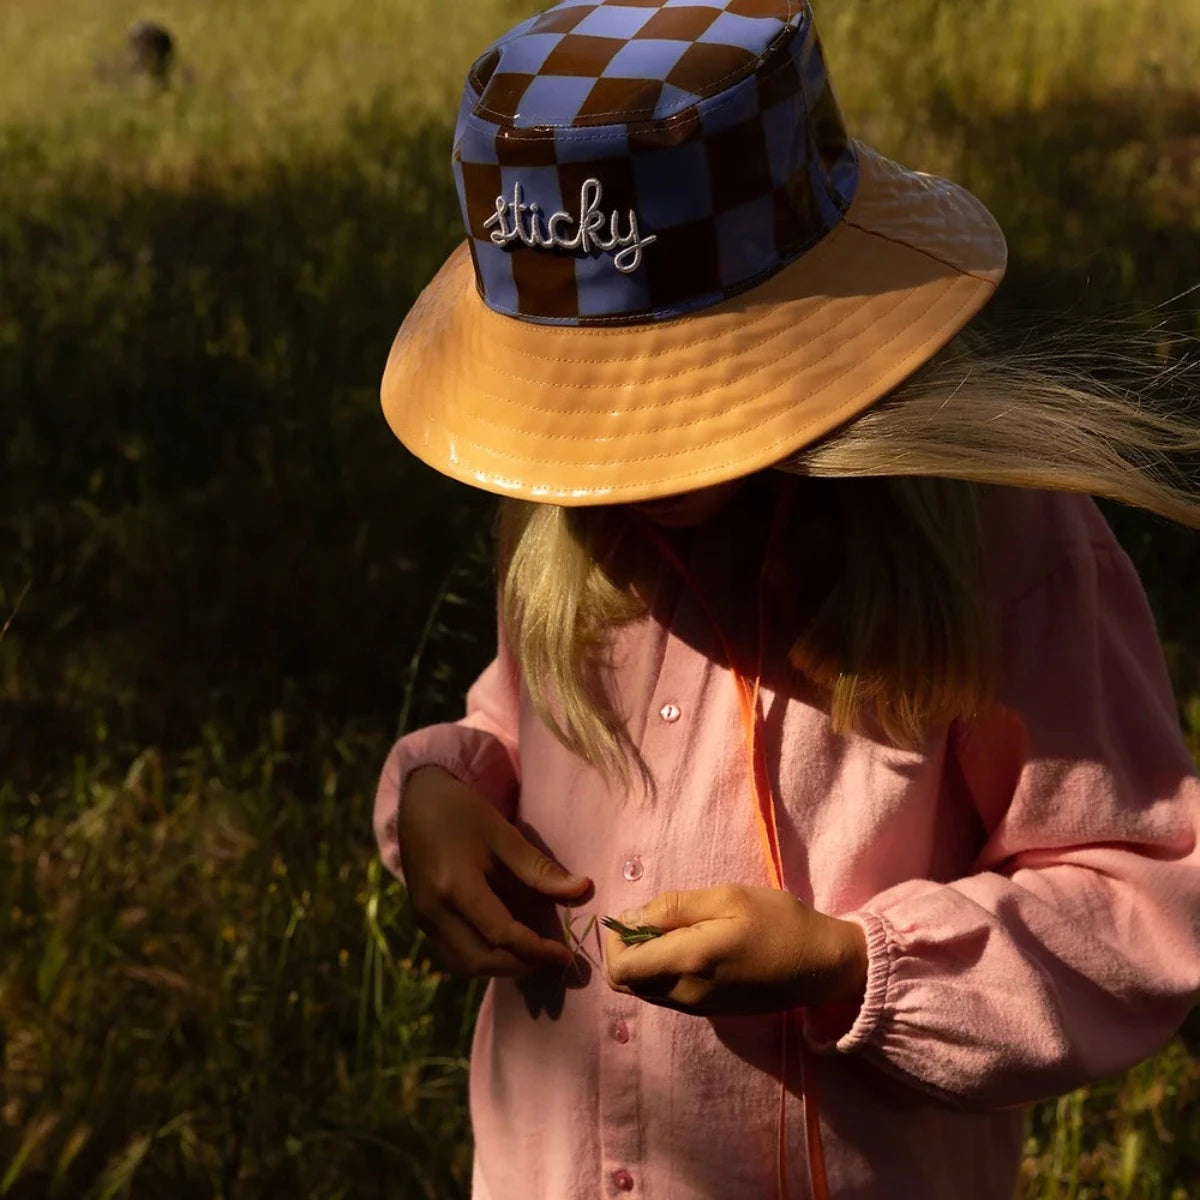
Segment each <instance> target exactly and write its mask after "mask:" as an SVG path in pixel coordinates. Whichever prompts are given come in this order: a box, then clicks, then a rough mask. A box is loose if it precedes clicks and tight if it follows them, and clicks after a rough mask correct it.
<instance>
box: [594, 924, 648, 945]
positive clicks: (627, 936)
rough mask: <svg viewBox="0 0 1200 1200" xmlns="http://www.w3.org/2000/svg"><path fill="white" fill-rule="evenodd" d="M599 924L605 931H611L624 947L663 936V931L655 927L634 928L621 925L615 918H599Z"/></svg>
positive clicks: (642, 926) (641, 926)
mask: <svg viewBox="0 0 1200 1200" xmlns="http://www.w3.org/2000/svg"><path fill="white" fill-rule="evenodd" d="M600 924H601V925H603V926H604V928H605V929H611V930H612V931H613V932H614V933H615V934H616V935H617V936H618V937H619V938H620V939H621V941H622V943H623V944H624V945H626V946H636V945H638V944H639V943H640V942H649V941H652V940H653V939H654V938H656V937H662V935H663V931H662V930H661V929H659V927H658V926H657V925H638V926H637V927H636V928H634V927H632V926H629V925H622V924H621V922H620V921H618V920H617V918H616V917H601V918H600Z"/></svg>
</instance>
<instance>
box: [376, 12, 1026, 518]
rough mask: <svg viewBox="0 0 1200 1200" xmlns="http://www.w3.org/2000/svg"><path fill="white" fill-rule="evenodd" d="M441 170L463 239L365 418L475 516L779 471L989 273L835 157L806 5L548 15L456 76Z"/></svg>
mask: <svg viewBox="0 0 1200 1200" xmlns="http://www.w3.org/2000/svg"><path fill="white" fill-rule="evenodd" d="M452 166H453V172H454V178H455V182H456V185H457V189H458V197H459V202H460V205H461V209H462V217H463V223H464V226H465V230H466V239H465V241H463V242H462V243H461V244H460V245H459V246H458V248H457V249H456V250H454V252H453V253H452V254H451V255H450V257H449V258H448V259H447V260H446V262H445V263H444V265H443V266H442V267H441V269H440V270H439V271H438V273H437V274H436V276H435V277H434V279H433V280H432V282H430V284H429V285H428V286H427V287H426V288H425V290H424V291H423V292H422V293H421V295H420V296H419V298H418V299H417V301H416V302H415V304H414V305H413V307H412V309H411V310H410V311H409V313H408V315H407V317H406V318H405V320H404V322H403V324H402V325H401V327H400V330H399V332H398V334H397V335H396V338H395V341H394V343H393V345H392V350H391V354H390V356H389V358H388V363H387V367H386V370H385V373H384V378H383V384H382V401H383V408H384V413H385V415H386V418H387V420H388V422H389V424H390V425H391V428H392V429H393V431H394V432H395V434H396V435H397V436H398V437H399V439H400V440H401V442H403V444H404V445H405V446H406V447H407V448H408V449H409V450H411V451H412V452H413V453H414V454H415V455H417V456H418V457H419V458H421V459H422V460H424V461H425V462H426V463H428V464H429V465H431V466H432V467H434V468H436V469H437V470H439V471H441V472H443V473H444V474H446V475H449V476H452V477H453V478H456V479H459V480H461V481H463V482H465V483H469V484H472V485H474V486H475V487H479V488H482V489H484V490H486V491H490V492H494V493H497V494H500V495H508V496H514V497H519V498H523V499H528V500H536V501H543V502H548V503H555V504H561V505H589V504H608V503H626V502H635V501H641V500H649V499H654V498H657V497H661V496H665V495H669V494H673V493H677V492H686V491H691V490H694V489H697V488H701V487H706V486H709V485H711V484H716V483H721V482H724V481H726V480H729V479H733V478H737V477H740V476H742V475H747V474H750V473H752V472H754V471H757V470H760V469H762V468H764V467H766V466H769V465H771V464H772V463H775V462H778V461H779V460H781V459H783V458H785V457H787V456H788V455H789V454H792V453H794V452H795V451H797V450H799V449H801V448H802V447H804V446H805V445H808V444H810V443H812V442H814V441H816V440H818V439H819V438H821V437H823V436H824V435H825V434H827V433H829V432H830V431H832V430H834V429H836V428H837V427H838V426H839V425H841V424H843V423H844V422H846V421H848V420H850V419H852V418H853V417H855V416H856V415H858V414H859V413H861V412H862V411H863V410H864V409H866V408H868V407H869V406H870V405H871V404H873V403H874V402H876V401H877V400H879V399H880V398H881V397H882V396H884V395H885V394H886V393H887V392H889V391H890V390H892V389H893V388H894V387H896V386H897V385H898V384H899V383H900V382H902V381H903V380H904V379H905V378H906V377H907V376H908V375H910V374H911V373H912V372H913V371H915V370H916V369H917V368H918V367H920V366H921V365H922V364H923V363H924V362H926V361H927V360H928V359H929V358H931V357H932V356H933V355H934V354H936V352H937V351H938V350H939V349H941V348H942V347H943V346H944V345H945V344H946V343H947V342H948V341H949V340H950V339H951V338H952V337H953V336H954V335H955V334H956V333H957V332H958V331H959V330H960V329H961V328H962V327H963V326H964V325H966V324H967V322H968V321H970V320H971V318H972V317H973V316H974V315H975V314H976V313H977V312H978V311H979V309H981V308H982V307H983V305H984V304H986V302H987V301H988V299H989V298H990V297H991V296H992V294H993V293H994V291H995V289H996V286H997V284H998V283H999V281H1000V279H1001V278H1002V276H1003V274H1004V269H1005V263H1006V248H1005V242H1004V237H1003V234H1002V233H1001V230H1000V228H999V226H998V225H997V223H996V221H995V219H994V218H993V217H992V216H991V214H990V213H989V212H988V211H987V209H986V208H985V207H984V206H983V204H982V203H981V202H980V201H979V200H978V199H976V198H975V197H974V196H973V195H971V194H970V193H969V192H968V191H967V190H965V189H964V188H962V187H960V186H958V185H957V184H954V183H952V182H949V181H947V180H945V179H940V178H938V177H936V176H932V175H928V174H924V173H921V172H919V171H915V170H910V169H908V168H906V167H904V166H901V165H900V164H898V163H896V162H893V161H891V160H890V159H888V158H886V157H884V156H883V155H882V154H879V153H877V152H876V151H874V150H872V149H871V148H870V147H868V146H866V145H864V144H862V143H861V142H860V141H858V140H856V139H854V138H852V137H850V136H849V134H848V133H847V130H846V125H845V122H844V120H843V116H842V113H841V110H840V108H839V106H838V103H837V100H836V98H835V96H834V93H833V90H832V88H831V86H830V81H829V77H828V73H827V70H826V62H825V57H824V54H823V52H822V49H821V44H820V40H819V38H818V35H817V30H816V27H815V25H814V22H813V15H812V11H811V9H810V6H809V4H808V3H807V2H806V0H600V2H596V0H585V2H579V0H564V2H563V3H560V4H557V5H555V6H554V7H552V8H549V9H547V10H546V11H545V12H542V13H540V14H538V15H537V16H534V17H532V18H530V19H529V20H527V21H524V22H522V23H521V24H519V25H518V26H516V28H514V29H512V30H510V31H509V32H508V33H507V34H505V35H504V36H503V37H501V38H500V39H499V40H498V41H497V42H496V43H495V44H494V45H492V46H491V47H490V48H489V49H488V50H487V51H486V52H485V53H484V54H483V55H481V56H480V57H479V58H478V59H477V60H476V62H475V63H474V65H473V66H472V67H471V69H470V71H469V73H468V75H467V80H466V85H465V88H464V91H463V98H462V104H461V107H460V110H459V114H458V119H457V124H456V129H455V139H454V149H453V161H452Z"/></svg>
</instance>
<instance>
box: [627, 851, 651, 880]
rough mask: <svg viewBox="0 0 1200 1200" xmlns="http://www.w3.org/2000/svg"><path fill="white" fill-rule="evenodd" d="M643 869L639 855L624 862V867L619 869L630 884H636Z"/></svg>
mask: <svg viewBox="0 0 1200 1200" xmlns="http://www.w3.org/2000/svg"><path fill="white" fill-rule="evenodd" d="M644 870H645V868H644V867H643V866H642V860H641V856H640V855H637V854H635V855H633V857H632V858H627V859H626V860H625V865H624V866H623V867H622V868H621V874H622V875H624V876H625V878H626V879H628V880H629V882H630V883H637V881H638V880H639V879H641V877H642V875H643V873H644Z"/></svg>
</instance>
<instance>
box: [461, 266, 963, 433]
mask: <svg viewBox="0 0 1200 1200" xmlns="http://www.w3.org/2000/svg"><path fill="white" fill-rule="evenodd" d="M961 279H971V280H975V276H973V275H964V274H961V273H960V275H959V276H958V277H957V278H954V277H952V278H948V279H943V280H940V281H939V283H940V284H941V289H940V292H939V293H938V294H937V295H935V296H934V297H933V299H932V300H931V301H930V302H929V304H928V305H927V307H926V308H925V309H923V310H922V311H921V312H920V313H918V314H917V315H916V317H915V318H914V320H913V322H912V324H916V323H917V321H920V320H921V319H922V318H923V317H924V316H925V315H926V314H927V313H928V312H929V311H930V310H931V309H933V308H934V306H935V305H937V303H938V302H939V301H940V300H941V298H942V295H943V294H944V293H945V292H947V291H949V289H950V288H952V287H954V286H955V285H956V284H957V283H958V282H959V280H961ZM975 281H976V282H986V281H984V280H975ZM856 315H857V313H856V312H849V313H846V314H845V315H844V316H842V317H839V318H838V319H837V320H836V321H834V322H833V324H832V325H828V326H826V327H825V328H824V329H821V330H819V331H815V332H814V334H813V336H814V337H827V336H828V335H829V334H831V333H833V332H834V331H835V330H836V329H838V328H839V327H840V326H842V325H844V324H845V323H846V322H847V321H850V320H852V319H853V318H854V317H855V316H856ZM908 328H909V326H907V325H906V326H905V327H904V328H903V329H901V330H900V331H899V332H898V333H896V334H895V335H894V336H893V337H891V338H889V339H888V341H887V342H885V343H883V345H884V346H887V345H890V344H891V342H893V341H895V339H896V338H897V337H900V336H901V335H902V334H903V333H905V332H906V331H907V329H908ZM789 332H791V331H790V329H789V328H788V327H786V326H785V327H783V328H780V329H777V330H775V332H773V333H770V334H767V335H766V336H764V337H762V338H760V339H759V340H758V341H756V342H752V343H749V344H747V345H746V346H744V347H742V348H741V352H742V353H748V352H749V351H752V350H759V349H761V348H762V347H764V346H768V345H770V344H771V343H772V342H775V341H777V340H778V339H779V338H781V337H784V336H785V335H787V334H788V333H789ZM693 344H696V343H693ZM881 348H882V347H881ZM841 349H842V347H841V346H840V345H839V346H835V347H834V348H833V349H832V350H829V351H827V352H826V353H825V354H822V355H821V357H820V358H815V359H812V360H811V361H810V362H808V363H807V364H806V365H807V366H809V367H816V366H819V365H820V364H821V363H823V362H825V361H826V359H829V358H832V357H833V356H834V355H835V354H837V353H838V351H839V350H841ZM797 353H800V348H799V347H797V348H796V349H795V350H792V351H789V352H788V353H786V354H784V355H782V356H781V358H780V359H773V360H771V361H768V362H764V363H761V364H760V365H759V366H757V367H755V368H754V369H753V370H749V371H744V372H742V373H741V374H740V375H739V376H738V378H739V380H742V379H751V378H753V377H754V376H755V375H759V374H761V373H762V372H764V371H766V370H769V369H771V368H773V367H775V366H776V365H777V364H778V363H779V362H780V361H782V360H783V359H786V358H790V357H792V355H794V354H797ZM527 357H529V358H532V359H534V360H536V361H540V362H554V363H561V362H573V361H577V360H573V359H560V358H558V357H556V356H554V355H548V354H536V353H534V354H528V355H527ZM592 361H593V364H594V365H608V364H609V363H611V361H612V360H609V359H601V360H592ZM623 361H626V362H635V361H636V359H626V360H623ZM693 369H694V368H692V369H689V370H682V371H675V372H672V373H671V374H670V375H657V376H655V377H654V379H653V383H654V384H655V385H658V384H662V383H667V382H669V381H671V380H674V379H680V378H682V377H683V376H685V375H689V374H691V373H692V370H693ZM494 373H495V374H496V375H498V376H500V377H501V378H503V379H509V380H512V381H513V382H514V383H531V382H537V381H536V380H533V379H531V378H530V377H528V376H524V375H517V374H514V373H513V372H511V371H505V370H504V369H502V368H500V367H497V368H495V369H494ZM554 386H555V389H556V390H557V389H558V388H582V387H585V386H586V385H584V384H571V383H557V382H556V383H555V385H554ZM826 386H829V387H831V386H833V381H831V382H830V383H829V384H827V385H826ZM724 387H725V385H724V384H716V385H714V386H713V387H709V388H703V389H701V390H700V391H694V392H689V393H688V399H693V400H694V399H696V398H697V397H699V396H707V395H709V394H711V393H713V392H719V391H722V390H723V389H724ZM593 390H595V389H593ZM822 390H823V389H822ZM479 394H480V395H482V396H492V397H495V398H496V399H500V400H504V401H505V402H506V403H508V404H510V405H512V406H513V407H514V408H524V409H526V410H527V411H529V412H542V413H549V414H552V415H554V416H564V417H565V416H571V415H572V414H578V411H579V410H578V409H576V408H558V409H554V408H545V407H543V406H541V405H529V404H522V403H521V402H520V401H519V400H515V399H513V398H512V397H511V396H504V395H501V393H499V392H492V391H487V390H481V391H480V392H479ZM813 394H814V395H819V394H820V391H818V392H816V393H813ZM673 403H674V401H664V402H661V403H658V404H653V403H651V404H642V405H639V411H649V410H653V409H655V408H669V407H671V405H672V404H673ZM479 419H480V420H485V421H486V419H485V418H482V417H481V418H479ZM705 419H706V418H703V417H702V418H698V420H697V421H692V422H686V423H685V424H684V425H674V426H672V428H677V429H682V428H686V427H687V425H689V424H698V423H699V422H700V421H702V420H705ZM487 423H489V424H495V425H497V427H498V428H501V429H503V428H507V427H506V426H503V425H500V423H499V422H487ZM750 428H753V427H752V426H751V427H750ZM540 436H543V437H560V438H571V437H575V436H576V435H573V434H542V435H540Z"/></svg>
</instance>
